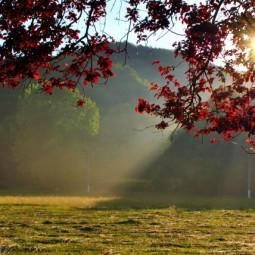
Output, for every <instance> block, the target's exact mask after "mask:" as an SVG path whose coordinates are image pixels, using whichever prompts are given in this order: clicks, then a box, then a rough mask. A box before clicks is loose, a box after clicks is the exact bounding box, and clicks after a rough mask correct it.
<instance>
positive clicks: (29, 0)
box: [0, 0, 255, 145]
mask: <svg viewBox="0 0 255 255" xmlns="http://www.w3.org/2000/svg"><path fill="white" fill-rule="evenodd" d="M126 2H127V5H128V6H127V9H126V16H125V18H126V20H127V21H128V22H129V24H130V29H129V31H134V32H135V33H136V34H137V39H138V42H139V41H146V40H148V39H149V37H150V35H152V34H154V33H156V32H158V31H161V32H160V33H162V30H167V31H171V29H172V27H174V25H175V21H176V20H179V21H180V22H182V23H183V24H184V25H185V26H186V29H185V37H184V39H183V40H182V41H180V42H177V43H175V44H174V45H173V46H174V53H175V56H180V57H181V58H182V59H183V60H185V61H186V63H187V64H188V70H187V72H186V73H185V76H186V80H185V81H183V80H182V81H181V82H180V81H179V80H177V79H176V78H175V75H174V73H173V71H174V69H175V68H177V67H174V66H161V65H160V63H159V61H158V60H155V61H154V62H153V64H154V65H155V66H156V67H157V69H158V72H159V74H160V75H161V76H162V77H164V78H165V84H163V85H162V86H160V85H159V84H156V83H152V87H151V90H153V91H156V98H158V99H160V104H158V105H155V104H150V103H148V102H146V101H145V100H143V99H141V98H140V99H139V102H138V106H137V107H136V111H137V112H138V113H143V112H146V113H148V114H152V115H155V116H159V117H160V118H161V122H160V123H159V124H158V125H157V126H156V127H157V128H159V129H164V128H166V127H168V126H169V125H171V124H174V125H177V126H179V127H182V128H184V129H187V130H189V131H194V132H195V133H196V136H198V135H208V134H210V133H211V132H216V133H219V134H221V135H223V137H224V139H225V140H229V139H231V137H232V133H233V132H237V133H238V132H246V133H247V134H248V136H249V137H250V140H249V143H250V144H252V145H253V142H251V141H253V140H252V136H254V135H255V103H254V99H255V89H254V77H255V65H254V52H255V50H254V49H253V48H251V41H252V40H253V39H254V38H255V32H254V27H255V2H254V0H250V1H243V0H235V1H231V0H208V1H204V2H203V3H200V4H190V3H189V1H185V0H164V1H156V0H155V1H154V0H129V1H126ZM107 4H108V1H106V0H73V1H69V0H67V1H59V0H20V1H14V0H9V1H1V3H0V40H1V42H0V83H1V86H2V87H5V86H8V87H10V88H16V87H19V86H20V85H21V84H22V81H26V80H27V79H36V80H37V81H38V82H39V83H40V84H42V91H44V92H45V93H48V94H51V93H52V92H53V89H54V88H55V87H58V88H60V89H61V88H63V87H67V88H69V89H71V90H73V89H75V88H76V87H77V86H78V85H81V86H83V85H88V84H91V85H93V83H98V82H100V81H102V82H104V81H105V82H106V81H107V80H108V78H109V77H111V76H113V72H112V61H111V59H110V58H111V55H112V54H113V53H114V52H115V50H113V49H112V48H111V46H110V43H111V42H113V38H111V37H110V36H108V35H107V34H104V32H101V31H96V29H97V27H98V26H97V25H96V23H97V22H99V21H100V19H102V18H104V17H105V15H106V11H105V8H106V5H107ZM144 7H145V10H144ZM141 9H142V10H143V14H142V15H140V12H141V11H140V10H141ZM144 12H146V13H144ZM80 20H82V21H83V24H85V29H84V30H78V29H77V24H78V22H79V21H80ZM127 38H128V35H127ZM227 41H229V42H231V44H232V46H229V45H228V44H226V42H227ZM219 58H221V59H222V63H223V65H222V66H221V67H217V66H215V65H214V61H215V60H217V59H219ZM67 60H68V63H67ZM238 65H239V66H240V65H242V67H243V70H244V71H240V70H238V69H237V68H236V67H237V66H238ZM56 77H57V78H56ZM162 102H163V103H162ZM81 105H83V102H82V101H79V102H77V106H81ZM213 141H214V140H213Z"/></svg>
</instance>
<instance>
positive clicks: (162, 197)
mask: <svg viewBox="0 0 255 255" xmlns="http://www.w3.org/2000/svg"><path fill="white" fill-rule="evenodd" d="M95 208H98V209H103V208H105V209H160V208H181V209H185V210H213V209H218V210H249V209H251V210H254V209H255V200H254V199H247V198H242V197H220V196H190V195H178V196H174V195H170V194H167V193H126V194H121V195H118V196H117V197H116V198H114V199H112V200H107V201H102V202H99V203H97V205H96V206H95Z"/></svg>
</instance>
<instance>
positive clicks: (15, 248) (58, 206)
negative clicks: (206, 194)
mask: <svg viewBox="0 0 255 255" xmlns="http://www.w3.org/2000/svg"><path fill="white" fill-rule="evenodd" d="M206 201H207V202H208V199H205V198H204V200H203V198H200V199H197V200H191V199H187V198H186V200H185V201H184V199H177V198H176V199H175V200H174V199H172V198H171V199H170V198H169V199H168V200H167V198H166V197H164V196H161V197H159V196H158V197H156V196H155V197H153V196H150V197H147V198H143V197H142V196H139V195H134V196H132V197H129V198H127V199H123V198H120V197H67V196H61V197H57V196H1V197H0V254H17V255H24V254H40V255H53V254H54V255H60V254H61V255H72V254H82V255H85V254H86V255H90V254H99V255H104V254H109V255H110V254H115V255H117V254H125V255H141V254H157V255H163V254H164V255H165V254H171V255H175V254H242V255H245V254H255V211H254V210H253V204H254V200H250V201H248V200H242V201H241V200H236V199H233V200H231V199H221V200H220V199H217V200H216V199H211V200H210V203H209V204H208V203H206ZM216 202H217V203H216ZM185 205H186V206H185ZM223 205H224V206H223ZM238 206H239V208H238ZM249 208H250V209H249Z"/></svg>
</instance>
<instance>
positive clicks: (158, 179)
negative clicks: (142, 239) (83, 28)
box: [0, 45, 254, 196]
mask: <svg viewBox="0 0 255 255" xmlns="http://www.w3.org/2000/svg"><path fill="white" fill-rule="evenodd" d="M128 49H129V50H128V55H125V54H120V55H115V56H114V71H115V76H114V78H112V79H109V81H108V83H107V84H105V85H96V86H94V87H93V88H92V87H90V86H87V87H85V88H84V91H85V94H86V96H88V97H89V98H91V99H92V101H93V102H95V103H93V102H91V101H89V99H88V104H87V105H86V107H88V108H87V109H88V110H87V111H85V112H84V114H81V115H77V120H78V122H80V121H81V123H85V124H83V126H81V125H74V124H75V123H77V121H76V119H75V116H76V114H75V113H74V112H73V110H74V109H77V108H76V107H75V101H73V103H70V104H69V106H67V105H65V104H63V101H68V102H69V101H70V100H71V98H69V97H67V95H66V94H64V93H63V91H62V92H61V91H60V92H59V93H57V95H56V96H54V95H53V96H45V95H41V94H40V93H39V94H33V95H32V96H31V97H30V96H26V97H24V92H25V91H24V89H21V90H15V91H12V90H9V89H6V88H2V89H1V90H0V105H1V115H0V118H1V122H0V131H1V132H0V139H1V144H0V189H4V188H5V189H6V188H7V189H8V188H9V187H15V188H16V187H24V186H25V187H26V188H28V189H29V190H32V191H33V190H35V189H38V190H44V191H46V192H71V191H73V190H79V191H83V192H87V191H88V187H89V190H90V192H103V191H108V190H109V189H111V188H113V187H121V188H122V189H125V188H127V189H128V190H129V191H130V190H136V191H137V190H139V191H149V192H151V191H152V192H155V191H164V192H169V193H174V194H177V193H182V194H183V193H185V194H190V193H194V194H205V193H206V194H212V195H225V194H236V195H243V196H245V195H246V192H247V190H246V189H247V167H248V159H247V154H245V153H244V151H243V150H242V149H241V147H240V142H239V141H238V144H237V145H236V144H233V143H231V142H230V143H224V142H221V143H218V144H211V143H210V142H209V141H208V139H204V142H203V143H202V142H201V140H199V139H198V140H196V139H194V138H193V137H192V134H186V133H185V132H182V131H179V132H178V133H177V134H176V136H175V137H174V140H173V142H171V143H170V141H169V139H168V136H169V133H168V132H164V133H163V134H162V133H159V132H156V130H155V129H154V128H153V127H152V126H153V125H154V124H156V123H157V120H156V119H155V118H152V117H151V116H146V115H139V114H137V113H136V112H135V110H134V107H135V106H136V104H137V100H138V98H139V97H143V98H146V99H150V100H154V97H153V93H151V92H150V91H149V87H150V85H149V83H150V81H159V82H163V81H162V79H161V78H160V76H159V74H158V72H157V68H156V67H155V66H153V65H152V62H153V61H154V60H160V61H161V63H162V64H171V65H177V64H179V62H180V61H179V60H176V59H174V57H173V53H172V52H171V51H167V50H162V49H152V48H149V47H142V46H133V45H128ZM125 61H126V64H125V65H123V64H124V62H125ZM177 71H178V73H176V75H177V76H178V78H179V79H180V80H182V79H184V78H183V77H184V72H185V64H181V65H180V66H179V67H178V68H177ZM62 93H63V94H62ZM67 98H68V100H67ZM55 100H58V101H56V102H55ZM70 102H71V101H70ZM57 109H58V110H57ZM85 109H86V108H85ZM70 116H71V117H70ZM82 116H83V117H84V116H85V120H83V122H82V120H81V119H80V117H82ZM83 117H82V118H83ZM147 127H150V128H147ZM98 128H99V129H98ZM240 140H242V139H240ZM253 165H254V162H253V159H252V158H251V169H253V168H254V167H253ZM252 167H253V168H252ZM253 177H254V172H253V170H251V180H254V178H253ZM131 184H132V185H131ZM251 187H252V192H253V191H254V182H253V181H252V182H251Z"/></svg>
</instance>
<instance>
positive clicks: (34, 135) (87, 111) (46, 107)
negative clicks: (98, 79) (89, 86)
mask: <svg viewBox="0 0 255 255" xmlns="http://www.w3.org/2000/svg"><path fill="white" fill-rule="evenodd" d="M39 92H40V91H39V85H37V84H36V85H32V86H30V87H29V88H28V89H26V90H25V92H24V95H23V96H21V97H20V98H19V100H18V104H17V112H16V115H15V121H14V124H13V129H12V132H13V138H14V142H13V154H14V159H15V161H16V165H17V167H16V168H17V173H18V174H17V180H19V184H22V185H26V186H36V187H38V188H45V189H49V188H50V189H55V188H57V189H66V188H71V187H77V188H81V187H82V186H83V185H84V183H85V178H86V167H85V166H86V158H87V157H86V155H85V154H86V150H87V149H88V148H89V147H90V145H89V144H90V143H91V140H92V139H93V136H95V135H96V134H97V133H98V132H99V119H100V115H99V111H98V108H97V106H96V104H95V103H94V102H92V101H91V100H90V99H89V98H85V99H84V100H85V102H86V103H85V105H84V106H83V107H74V104H75V103H76V101H78V100H79V99H80V98H81V95H80V93H79V92H78V91H76V92H74V93H71V92H70V91H61V92H60V91H56V93H54V95H52V96H49V95H44V94H43V95H42V94H40V95H38V93H39Z"/></svg>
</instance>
